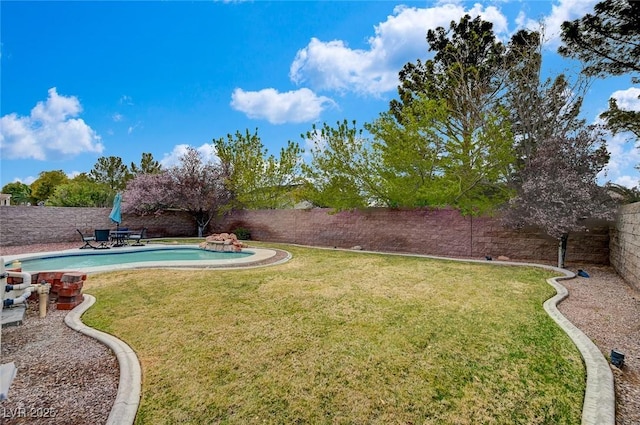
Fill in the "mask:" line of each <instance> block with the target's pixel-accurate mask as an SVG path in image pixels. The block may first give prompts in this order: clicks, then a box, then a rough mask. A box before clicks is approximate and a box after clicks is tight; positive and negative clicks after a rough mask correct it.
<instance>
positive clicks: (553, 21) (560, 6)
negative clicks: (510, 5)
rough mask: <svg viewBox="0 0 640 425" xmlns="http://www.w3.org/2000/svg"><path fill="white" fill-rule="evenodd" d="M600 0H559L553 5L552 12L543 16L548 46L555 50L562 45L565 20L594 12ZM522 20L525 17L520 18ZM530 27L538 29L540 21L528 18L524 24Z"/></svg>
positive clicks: (571, 19)
mask: <svg viewBox="0 0 640 425" xmlns="http://www.w3.org/2000/svg"><path fill="white" fill-rule="evenodd" d="M598 1H600V0H559V1H556V2H555V4H553V5H552V6H551V13H550V14H549V15H548V16H544V17H542V19H541V21H542V24H543V26H544V36H545V39H546V40H545V41H546V42H547V47H549V48H551V49H553V50H555V49H556V48H557V47H558V46H559V45H560V34H561V33H562V30H561V26H562V23H563V22H564V21H573V20H575V19H578V18H581V17H583V16H584V15H586V14H587V13H592V12H593V6H594V5H595V4H596V3H598ZM520 19H521V22H522V21H524V19H522V18H520ZM524 26H525V27H526V28H529V29H537V28H538V27H539V26H540V21H537V20H533V19H528V20H527V24H526V25H524Z"/></svg>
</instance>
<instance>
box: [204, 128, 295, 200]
mask: <svg viewBox="0 0 640 425" xmlns="http://www.w3.org/2000/svg"><path fill="white" fill-rule="evenodd" d="M213 144H214V146H215V148H216V153H217V155H218V157H219V158H220V162H221V165H222V167H223V170H224V175H225V176H226V179H225V185H226V187H227V189H228V190H229V191H230V193H231V196H232V206H233V207H234V208H247V209H273V208H282V207H286V206H291V205H292V203H293V196H292V191H294V190H296V188H297V185H298V184H299V183H300V161H301V154H302V150H301V149H300V147H299V145H298V144H297V143H293V142H288V143H287V146H286V147H283V148H282V149H281V150H280V156H279V157H277V158H276V157H275V156H273V155H269V154H268V152H267V150H266V149H265V148H264V145H263V144H262V141H261V139H260V137H259V136H258V130H257V129H256V131H255V132H254V133H253V134H251V133H250V132H249V130H246V132H245V133H244V134H243V133H240V132H239V131H237V132H236V133H235V135H231V134H228V135H227V137H226V139H225V138H223V137H221V138H220V139H217V140H216V139H214V140H213Z"/></svg>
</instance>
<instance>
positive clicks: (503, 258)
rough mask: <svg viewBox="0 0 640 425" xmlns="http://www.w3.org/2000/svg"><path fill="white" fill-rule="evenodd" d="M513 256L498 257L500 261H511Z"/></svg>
mask: <svg viewBox="0 0 640 425" xmlns="http://www.w3.org/2000/svg"><path fill="white" fill-rule="evenodd" d="M510 259H511V258H509V257H507V256H506V255H501V256H499V257H498V261H509V260H510Z"/></svg>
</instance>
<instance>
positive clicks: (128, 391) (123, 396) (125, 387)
mask: <svg viewBox="0 0 640 425" xmlns="http://www.w3.org/2000/svg"><path fill="white" fill-rule="evenodd" d="M83 295H84V301H83V302H82V303H81V304H80V305H78V306H77V307H76V308H74V309H73V310H71V311H70V312H69V313H68V314H67V315H66V316H65V318H64V322H65V323H66V324H67V326H69V327H70V328H71V329H73V330H76V331H78V332H80V333H82V334H84V335H87V336H89V337H91V338H94V339H96V340H98V341H99V342H101V343H103V344H104V345H106V346H107V347H109V348H110V349H111V350H112V351H113V352H114V354H115V355H116V358H117V359H118V364H119V366H120V380H119V383H118V392H117V393H116V399H115V401H114V403H113V407H112V408H111V413H109V417H108V418H107V425H128V424H133V422H134V421H135V419H136V413H137V412H138V406H139V405H140V397H141V395H142V370H141V368H140V362H139V361H138V356H136V353H135V352H134V351H133V350H132V349H131V347H129V346H128V345H127V344H126V343H124V342H123V341H121V340H119V339H118V338H116V337H114V336H113V335H110V334H108V333H105V332H101V331H99V330H97V329H93V328H90V327H89V326H87V325H85V324H84V323H82V320H81V316H82V315H83V314H84V312H85V311H87V310H88V309H89V308H90V307H91V306H92V305H93V304H94V303H95V302H96V298H95V297H94V296H93V295H89V294H83Z"/></svg>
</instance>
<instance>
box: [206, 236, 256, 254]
mask: <svg viewBox="0 0 640 425" xmlns="http://www.w3.org/2000/svg"><path fill="white" fill-rule="evenodd" d="M199 246H200V248H202V249H206V250H207V251H231V252H240V251H242V248H243V247H244V246H245V245H244V244H243V243H242V242H240V241H239V240H238V237H237V236H236V235H235V234H234V233H214V234H212V235H209V236H207V238H206V239H205V241H204V242H202V243H201V244H200V245H199Z"/></svg>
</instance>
